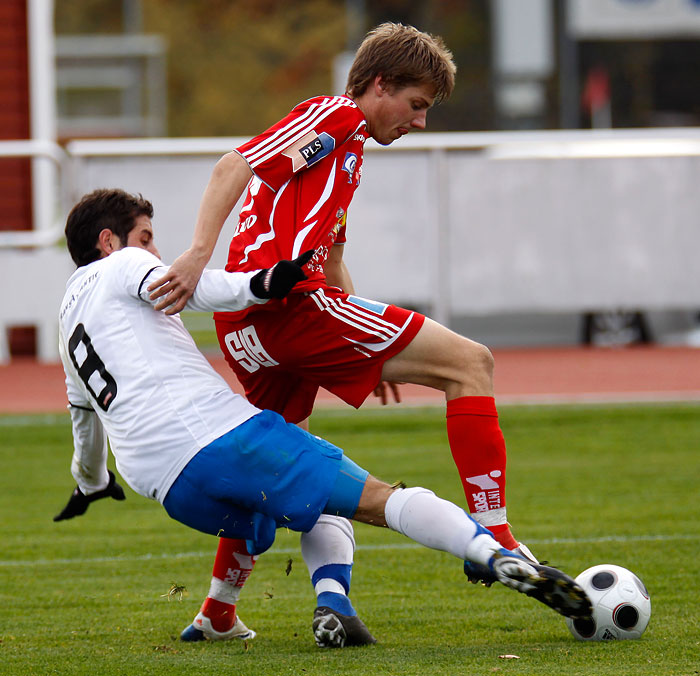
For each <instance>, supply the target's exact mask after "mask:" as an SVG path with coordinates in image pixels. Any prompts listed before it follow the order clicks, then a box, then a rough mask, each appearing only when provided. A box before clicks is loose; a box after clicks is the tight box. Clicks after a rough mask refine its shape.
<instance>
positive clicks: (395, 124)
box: [368, 83, 435, 146]
mask: <svg viewBox="0 0 700 676" xmlns="http://www.w3.org/2000/svg"><path fill="white" fill-rule="evenodd" d="M434 101H435V96H434V93H433V87H432V85H430V84H427V83H426V84H418V85H410V86H408V87H403V88H402V89H397V88H395V87H391V86H384V87H379V89H378V97H377V99H376V106H375V107H374V110H373V111H372V113H371V118H370V117H369V116H368V123H369V132H370V134H371V136H372V138H373V139H374V140H375V141H377V143H381V144H382V145H384V146H386V145H389V144H390V143H393V142H394V141H396V139H397V138H401V136H403V135H404V134H408V132H409V131H411V130H413V129H425V124H426V116H427V114H428V109H429V108H430V106H432V105H433V102H434Z"/></svg>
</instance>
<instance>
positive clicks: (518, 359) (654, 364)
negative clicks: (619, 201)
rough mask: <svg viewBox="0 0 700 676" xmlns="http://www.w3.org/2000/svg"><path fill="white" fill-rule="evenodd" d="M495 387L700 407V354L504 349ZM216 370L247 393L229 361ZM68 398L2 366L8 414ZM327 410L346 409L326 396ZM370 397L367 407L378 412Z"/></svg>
mask: <svg viewBox="0 0 700 676" xmlns="http://www.w3.org/2000/svg"><path fill="white" fill-rule="evenodd" d="M493 353H494V356H495V358H496V374H495V387H496V398H497V401H498V403H499V404H508V403H569V402H618V401H619V402H622V401H700V349H698V348H692V347H661V346H644V347H628V348H579V347H565V348H532V349H531V348H528V349H522V348H521V349H497V350H494V351H493ZM210 360H211V362H212V365H213V366H214V368H215V369H216V370H217V371H218V372H219V373H220V374H221V375H222V376H223V377H224V378H225V379H226V381H227V382H228V383H229V384H230V385H231V387H232V388H233V389H234V390H236V391H239V392H240V387H239V385H238V381H236V379H235V377H234V376H233V374H232V373H231V372H230V371H229V369H228V366H227V365H226V363H225V362H224V361H223V359H221V358H218V357H216V356H212V357H211V358H210ZM401 393H402V399H403V402H404V404H408V405H429V404H439V403H441V401H442V395H441V393H439V392H435V391H434V390H430V389H428V388H424V387H419V386H414V385H403V386H402V387H401ZM66 403H67V402H66V396H65V389H64V384H63V370H62V368H61V366H60V364H38V363H37V362H36V361H34V360H32V359H15V360H13V361H12V362H10V363H9V364H8V365H6V366H0V413H6V414H7V413H12V414H18V413H54V412H59V411H64V410H65V406H66ZM318 405H319V406H335V405H341V406H344V404H342V402H340V401H339V400H338V399H337V398H335V397H334V396H333V395H331V394H329V393H328V392H325V391H323V392H321V393H320V394H319V399H318ZM376 405H378V400H376V399H374V397H370V398H369V399H368V400H367V403H366V404H365V406H376Z"/></svg>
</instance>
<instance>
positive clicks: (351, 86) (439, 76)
mask: <svg viewBox="0 0 700 676" xmlns="http://www.w3.org/2000/svg"><path fill="white" fill-rule="evenodd" d="M456 72H457V67H456V66H455V64H454V61H453V59H452V52H450V50H449V49H447V47H446V46H445V43H444V42H443V40H442V38H440V37H438V36H436V35H430V34H429V33H422V32H421V31H419V30H418V29H417V28H414V27H413V26H404V25H403V24H400V23H390V22H387V23H383V24H381V25H380V26H377V27H376V28H375V29H373V30H371V31H370V32H369V33H367V36H366V37H365V39H364V40H363V41H362V44H361V45H360V47H359V49H358V50H357V54H356V55H355V60H354V61H353V64H352V66H351V68H350V73H349V74H348V84H347V87H346V94H347V95H348V96H350V97H351V98H355V97H357V96H361V95H362V94H364V93H365V91H367V87H368V86H369V85H370V83H371V82H372V81H373V80H374V78H375V77H376V76H377V75H381V76H382V78H383V79H384V81H385V82H386V83H387V84H389V85H393V86H394V87H397V88H399V89H403V88H404V87H410V86H412V85H417V84H424V83H428V84H431V85H433V87H434V91H435V102H436V103H439V102H440V101H443V100H444V99H447V98H448V97H449V96H450V94H451V93H452V90H453V89H454V86H455V73H456Z"/></svg>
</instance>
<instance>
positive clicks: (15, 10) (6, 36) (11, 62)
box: [0, 0, 32, 230]
mask: <svg viewBox="0 0 700 676" xmlns="http://www.w3.org/2000/svg"><path fill="white" fill-rule="evenodd" d="M27 138H29V54H28V47H27V0H0V140H5V139H13V140H14V139H27ZM31 227H32V189H31V171H30V161H29V160H28V159H24V158H11V159H8V158H0V230H30V229H31Z"/></svg>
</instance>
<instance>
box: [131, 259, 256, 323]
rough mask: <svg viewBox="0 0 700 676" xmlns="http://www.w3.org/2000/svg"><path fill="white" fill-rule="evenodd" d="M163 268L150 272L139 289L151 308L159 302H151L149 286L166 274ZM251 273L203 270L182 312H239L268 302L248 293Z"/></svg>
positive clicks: (142, 298)
mask: <svg viewBox="0 0 700 676" xmlns="http://www.w3.org/2000/svg"><path fill="white" fill-rule="evenodd" d="M167 270H168V268H167V267H166V266H159V267H157V268H153V269H152V270H150V271H149V272H148V273H147V274H146V276H145V277H144V278H143V283H142V284H141V285H140V286H141V290H140V292H139V297H140V298H141V300H145V301H146V302H147V303H149V304H150V305H155V304H156V303H157V302H158V301H159V300H160V298H159V299H156V300H151V299H150V297H149V296H150V293H149V292H148V291H147V289H148V285H149V284H150V283H151V282H152V281H153V280H156V279H158V278H159V277H161V276H162V275H164V274H165V273H166V272H167ZM256 273H257V270H254V271H253V272H226V270H204V272H202V276H201V277H200V278H199V282H198V283H197V286H196V288H195V290H194V294H193V295H192V297H191V298H190V299H189V300H188V301H187V305H185V308H186V309H187V310H192V311H194V312H238V310H245V308H248V307H250V306H251V305H262V304H263V303H267V299H265V298H258V297H257V296H255V295H254V294H253V292H252V291H251V290H250V278H251V277H252V276H253V275H255V274H256Z"/></svg>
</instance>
